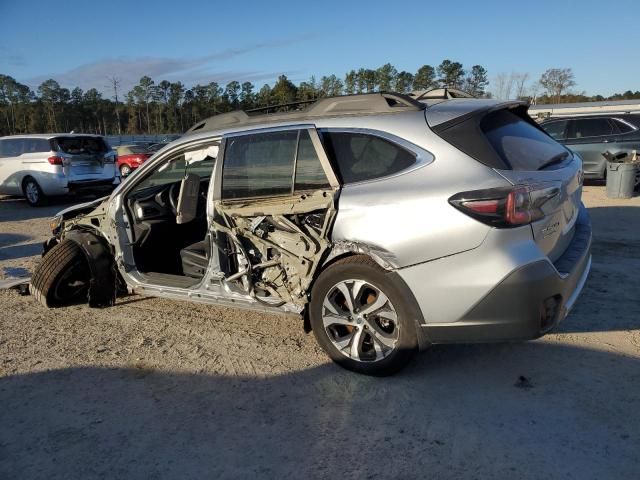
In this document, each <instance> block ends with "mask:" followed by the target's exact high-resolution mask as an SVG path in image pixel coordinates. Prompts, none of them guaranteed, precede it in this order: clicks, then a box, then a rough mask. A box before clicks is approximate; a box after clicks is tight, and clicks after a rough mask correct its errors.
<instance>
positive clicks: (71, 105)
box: [0, 60, 489, 135]
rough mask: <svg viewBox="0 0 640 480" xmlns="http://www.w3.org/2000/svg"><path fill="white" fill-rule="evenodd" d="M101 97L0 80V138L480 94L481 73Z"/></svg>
mask: <svg viewBox="0 0 640 480" xmlns="http://www.w3.org/2000/svg"><path fill="white" fill-rule="evenodd" d="M105 80H108V83H109V86H108V87H107V88H106V90H107V93H104V92H102V91H100V90H98V89H97V88H90V89H88V90H86V91H83V90H82V89H81V88H79V87H76V88H73V89H71V90H70V89H68V88H66V87H62V86H61V85H60V84H59V83H58V82H57V81H56V80H54V79H49V80H45V81H44V82H42V83H41V84H40V85H39V86H38V87H37V88H36V89H35V90H32V89H31V88H30V87H29V86H27V85H24V84H22V83H20V82H18V81H17V80H15V79H14V78H12V77H11V76H9V75H0V135H7V134H16V133H34V132H54V131H63V132H68V131H71V130H73V131H76V132H86V133H98V134H142V133H153V134H159V133H176V132H183V131H185V130H186V129H187V128H189V127H190V126H191V125H193V124H194V123H196V122H198V121H199V120H202V119H203V118H206V117H209V116H211V115H215V114H218V113H224V112H228V111H231V110H237V109H243V110H251V109H255V108H261V107H266V106H268V105H280V104H287V103H293V102H296V101H307V100H313V99H316V98H321V97H327V96H336V95H343V94H354V93H367V92H377V91H397V92H405V93H406V92H410V91H414V90H426V89H430V88H434V87H438V86H447V87H452V88H461V89H464V90H467V91H469V92H471V93H472V94H473V95H477V96H483V95H485V93H486V92H485V89H486V86H487V85H488V83H489V82H488V80H487V71H486V69H485V68H484V67H482V66H481V65H474V66H472V67H471V68H470V69H469V70H466V69H465V68H463V65H462V64H461V63H459V62H454V61H451V60H444V61H443V62H442V63H441V64H440V65H439V66H437V67H433V66H431V65H423V66H421V67H420V68H418V69H417V71H416V72H407V71H404V70H403V71H398V70H397V69H396V68H395V67H394V66H393V65H391V64H390V63H387V64H385V65H382V66H381V67H380V68H377V69H367V68H360V69H358V70H351V71H349V72H347V73H346V75H345V76H344V77H338V76H336V75H327V76H323V77H321V78H319V79H316V78H315V77H313V76H312V77H311V78H310V79H309V80H307V81H303V82H300V83H299V84H297V85H296V84H294V83H293V82H292V81H291V80H289V79H288V78H287V77H286V76H285V75H280V76H279V77H278V79H277V80H276V82H275V83H274V84H273V85H269V84H265V85H263V86H262V87H261V88H260V89H256V86H255V85H254V84H253V83H251V82H242V83H241V82H238V81H231V82H229V83H227V84H226V85H220V84H218V83H217V82H211V83H208V84H206V85H201V84H198V85H195V86H193V87H191V88H187V86H185V85H184V84H183V83H182V82H180V81H177V82H169V81H167V80H161V81H159V82H157V83H156V82H155V81H154V80H153V79H152V78H150V77H149V76H144V77H142V78H141V79H140V81H139V82H138V84H137V85H135V86H134V87H133V88H131V89H130V90H129V91H127V92H123V91H122V89H121V81H120V79H119V78H118V77H116V76H114V77H111V78H108V79H105Z"/></svg>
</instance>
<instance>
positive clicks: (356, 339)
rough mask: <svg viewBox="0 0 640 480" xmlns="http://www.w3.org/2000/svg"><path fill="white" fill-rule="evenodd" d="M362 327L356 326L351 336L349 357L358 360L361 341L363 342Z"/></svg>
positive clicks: (360, 351)
mask: <svg viewBox="0 0 640 480" xmlns="http://www.w3.org/2000/svg"><path fill="white" fill-rule="evenodd" d="M363 332H364V329H363V328H357V330H356V331H355V332H354V334H353V337H352V338H351V349H350V351H349V354H350V356H351V358H355V359H356V360H360V354H361V353H362V343H363V342H364V338H365V335H364V333H363Z"/></svg>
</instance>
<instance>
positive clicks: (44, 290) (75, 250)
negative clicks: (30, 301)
mask: <svg viewBox="0 0 640 480" xmlns="http://www.w3.org/2000/svg"><path fill="white" fill-rule="evenodd" d="M90 278H91V275H90V271H89V265H88V263H87V259H86V257H85V255H84V253H83V252H82V250H81V249H80V247H79V246H78V244H77V243H75V242H73V241H71V240H63V241H62V242H60V243H59V244H58V245H56V246H54V247H53V248H52V249H51V250H49V252H47V254H46V255H45V256H44V257H43V258H42V261H41V262H40V264H39V265H38V266H37V267H36V270H35V272H34V273H33V276H32V277H31V293H32V294H33V295H34V296H35V297H36V299H37V300H38V301H39V302H40V303H41V304H42V305H44V306H45V307H50V308H51V307H63V306H66V305H72V304H75V303H81V302H85V301H86V300H87V296H88V292H89V280H90Z"/></svg>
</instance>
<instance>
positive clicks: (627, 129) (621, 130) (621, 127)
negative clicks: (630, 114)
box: [611, 118, 633, 133]
mask: <svg viewBox="0 0 640 480" xmlns="http://www.w3.org/2000/svg"><path fill="white" fill-rule="evenodd" d="M611 121H612V122H613V123H614V124H615V125H616V127H618V132H619V133H629V132H633V128H632V127H631V126H629V125H627V124H626V123H625V122H621V121H620V120H616V119H615V118H614V119H612V120H611Z"/></svg>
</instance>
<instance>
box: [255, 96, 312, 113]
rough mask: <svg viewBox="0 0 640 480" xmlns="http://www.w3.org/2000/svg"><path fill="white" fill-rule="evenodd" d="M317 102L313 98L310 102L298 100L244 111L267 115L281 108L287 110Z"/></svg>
mask: <svg viewBox="0 0 640 480" xmlns="http://www.w3.org/2000/svg"><path fill="white" fill-rule="evenodd" d="M317 101H318V99H317V98H313V99H311V100H300V101H298V102H290V103H279V104H277V105H267V106H266V107H258V108H252V109H251V110H246V113H258V112H264V113H269V110H274V109H282V108H286V109H289V108H291V107H299V106H300V105H309V104H310V103H315V102H317ZM285 111H288V110H285Z"/></svg>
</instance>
